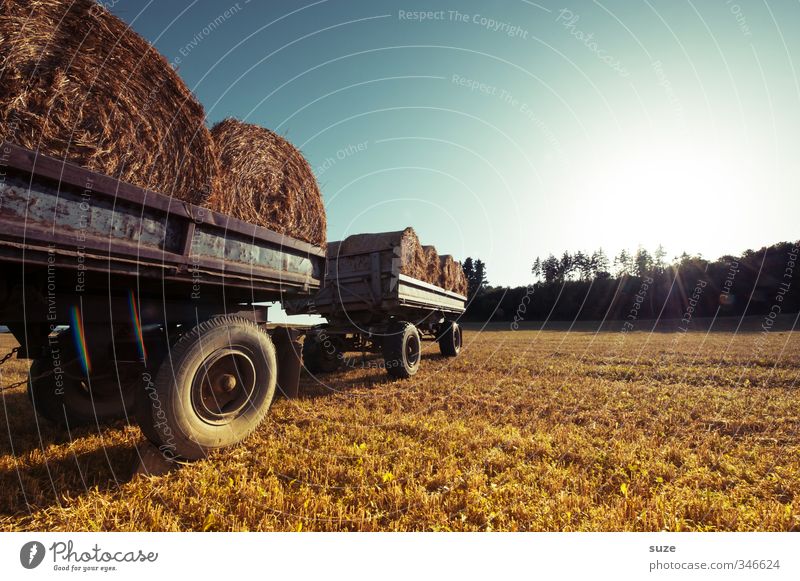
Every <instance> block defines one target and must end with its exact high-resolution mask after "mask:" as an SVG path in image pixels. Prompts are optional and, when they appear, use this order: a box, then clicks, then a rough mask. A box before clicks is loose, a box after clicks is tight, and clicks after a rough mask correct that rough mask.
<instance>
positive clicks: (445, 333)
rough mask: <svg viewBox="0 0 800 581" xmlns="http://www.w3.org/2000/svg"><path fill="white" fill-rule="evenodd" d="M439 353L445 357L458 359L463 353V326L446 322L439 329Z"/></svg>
mask: <svg viewBox="0 0 800 581" xmlns="http://www.w3.org/2000/svg"><path fill="white" fill-rule="evenodd" d="M438 341H439V351H441V352H442V355H444V356H445V357H457V356H458V354H459V353H461V342H462V335H461V325H459V324H458V323H456V322H454V321H445V322H444V323H443V324H442V325H441V327H440V328H439V339H438Z"/></svg>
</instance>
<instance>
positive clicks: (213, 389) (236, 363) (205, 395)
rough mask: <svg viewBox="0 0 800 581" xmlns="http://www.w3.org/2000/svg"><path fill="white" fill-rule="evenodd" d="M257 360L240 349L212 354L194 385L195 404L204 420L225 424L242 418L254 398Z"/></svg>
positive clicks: (197, 375) (193, 396) (200, 370)
mask: <svg viewBox="0 0 800 581" xmlns="http://www.w3.org/2000/svg"><path fill="white" fill-rule="evenodd" d="M255 387H256V370H255V365H254V364H253V360H252V359H251V357H250V355H249V354H248V353H246V352H245V351H243V350H241V349H238V348H231V349H221V350H219V351H217V352H216V353H213V354H211V355H210V356H209V357H208V358H207V359H206V361H205V362H204V363H203V365H202V366H201V367H200V368H199V369H198V372H197V374H196V376H195V380H194V382H193V385H192V405H193V407H194V409H195V412H196V413H197V415H198V416H199V417H201V418H202V419H203V420H204V421H206V422H209V423H213V424H223V423H226V422H229V421H230V420H231V419H232V418H234V417H236V416H238V415H240V414H241V413H242V412H243V411H244V410H245V408H246V407H247V405H248V403H249V402H250V398H251V397H252V396H253V393H254V392H255Z"/></svg>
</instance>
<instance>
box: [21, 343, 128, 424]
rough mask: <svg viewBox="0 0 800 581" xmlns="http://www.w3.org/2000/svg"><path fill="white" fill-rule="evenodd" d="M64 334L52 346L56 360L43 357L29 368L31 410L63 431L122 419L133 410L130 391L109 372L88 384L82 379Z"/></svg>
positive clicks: (92, 379) (94, 375)
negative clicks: (54, 348) (56, 352)
mask: <svg viewBox="0 0 800 581" xmlns="http://www.w3.org/2000/svg"><path fill="white" fill-rule="evenodd" d="M68 333H69V332H64V333H60V334H59V335H58V337H57V338H56V339H55V341H54V342H53V344H54V345H58V349H59V352H58V353H59V357H58V359H57V360H56V359H55V358H53V357H43V358H37V359H34V360H33V363H32V364H31V368H30V373H29V375H28V399H30V401H31V404H32V405H33V408H34V409H35V410H36V412H37V413H38V414H39V415H40V416H42V417H43V418H45V419H47V420H49V421H51V422H53V423H54V424H57V425H60V426H66V427H75V426H81V425H86V424H103V423H108V422H112V421H114V420H118V419H121V418H124V417H126V412H127V411H132V410H133V405H134V390H133V389H132V388H131V386H129V385H126V384H123V385H118V384H117V381H116V376H115V375H114V376H113V377H112V376H111V374H110V373H109V372H106V373H105V374H103V375H100V374H97V373H95V374H92V376H91V380H87V379H86V378H85V377H83V374H82V371H81V370H80V368H79V366H78V361H77V354H76V353H75V349H74V347H73V345H72V340H71V338H70V337H69V335H68ZM56 372H57V373H56ZM120 375H123V374H122V373H121V374H120Z"/></svg>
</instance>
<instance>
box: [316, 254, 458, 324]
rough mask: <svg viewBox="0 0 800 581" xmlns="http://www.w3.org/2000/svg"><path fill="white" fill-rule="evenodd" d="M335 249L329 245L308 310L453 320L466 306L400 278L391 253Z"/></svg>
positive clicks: (431, 288) (354, 316)
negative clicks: (321, 282)
mask: <svg viewBox="0 0 800 581" xmlns="http://www.w3.org/2000/svg"><path fill="white" fill-rule="evenodd" d="M338 248H339V245H338V244H337V243H335V242H334V243H332V244H331V245H330V249H329V252H328V260H327V268H326V274H325V281H324V285H323V287H322V288H321V289H320V291H319V293H317V295H316V297H314V299H313V303H312V305H311V308H310V310H312V311H314V312H316V313H318V314H320V315H323V316H325V317H327V318H328V319H329V320H331V319H358V320H359V321H360V322H366V321H369V320H372V319H375V320H380V319H385V318H386V317H387V316H396V317H399V318H403V317H405V318H406V319H408V320H417V319H418V318H419V317H420V315H423V316H424V315H425V314H426V313H433V312H436V313H441V314H443V315H448V316H457V315H460V314H461V313H463V312H464V310H465V308H466V301H467V297H465V296H462V295H459V294H457V293H454V292H452V291H448V290H445V289H443V288H441V287H439V286H436V285H433V284H430V283H427V282H424V281H422V280H419V279H416V278H412V277H410V276H408V275H405V274H403V273H402V272H401V261H400V258H399V257H397V256H396V254H395V253H394V251H392V250H386V249H384V250H379V251H373V252H363V253H357V254H347V255H340V254H338V252H337V250H338Z"/></svg>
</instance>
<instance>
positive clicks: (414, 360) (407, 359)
mask: <svg viewBox="0 0 800 581" xmlns="http://www.w3.org/2000/svg"><path fill="white" fill-rule="evenodd" d="M389 333H390V334H389V335H387V336H386V337H384V339H383V359H384V363H385V365H386V373H388V374H389V375H390V376H391V377H397V378H400V379H405V378H408V377H411V376H412V375H414V374H415V373H416V372H417V370H418V369H419V362H420V359H421V358H422V342H421V341H420V337H419V331H418V330H417V328H416V327H415V326H414V325H412V324H411V323H398V324H397V325H395V326H393V327H392V328H391V329H390V331H389Z"/></svg>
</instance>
